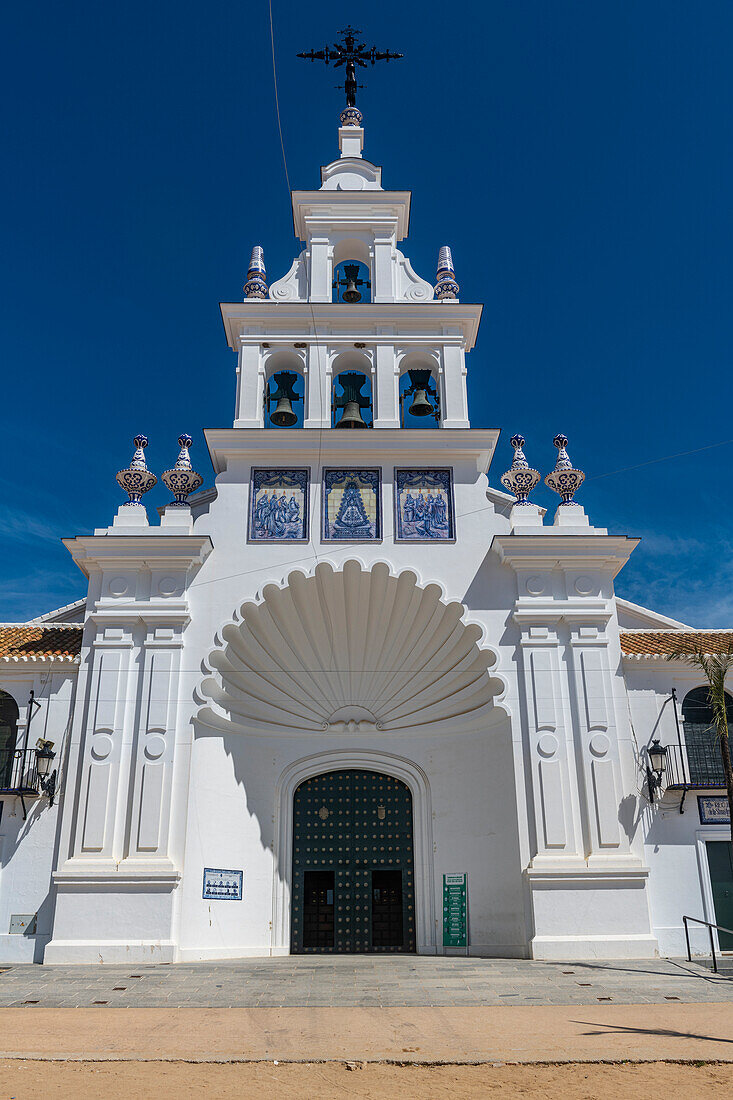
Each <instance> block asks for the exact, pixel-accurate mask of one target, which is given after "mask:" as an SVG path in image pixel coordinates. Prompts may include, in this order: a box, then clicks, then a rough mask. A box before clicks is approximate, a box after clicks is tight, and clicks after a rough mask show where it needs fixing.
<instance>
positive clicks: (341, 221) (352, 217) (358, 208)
mask: <svg viewBox="0 0 733 1100" xmlns="http://www.w3.org/2000/svg"><path fill="white" fill-rule="evenodd" d="M411 194H412V193H411V192H410V191H375V190H372V189H370V188H365V189H364V190H363V191H330V190H322V191H293V192H292V202H293V228H294V229H295V235H296V237H298V239H299V240H301V241H306V240H307V239H308V237H309V236H310V233H309V231H308V228H311V231H312V225H313V223H315V224H316V225H317V224H318V223H320V222H323V223H324V224H326V225H327V226H328V228H329V229H330V230H333V229H352V228H353V229H363V227H364V223H365V221H368V222H369V224H370V225H374V223H375V222H379V221H385V220H389V221H392V222H394V223H395V228H396V234H397V240H398V241H401V240H404V238H405V237H406V236H407V232H408V227H409V224H410V199H411Z"/></svg>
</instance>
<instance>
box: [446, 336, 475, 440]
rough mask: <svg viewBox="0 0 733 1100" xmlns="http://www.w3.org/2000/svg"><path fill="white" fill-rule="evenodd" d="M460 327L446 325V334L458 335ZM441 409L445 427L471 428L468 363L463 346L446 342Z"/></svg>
mask: <svg viewBox="0 0 733 1100" xmlns="http://www.w3.org/2000/svg"><path fill="white" fill-rule="evenodd" d="M459 332H460V329H458V328H456V329H455V330H454V329H453V326H447V325H446V326H444V328H443V333H444V335H445V336H456V335H457V334H458V333H459ZM440 383H441V411H442V414H443V415H442V423H443V427H444V428H469V427H470V424H469V421H468V395H467V393H466V363H465V358H464V351H463V348H462V347H460V346H459V345H458V344H455V343H450V344H446V345H445V346H444V347H443V349H442V355H441V372H440Z"/></svg>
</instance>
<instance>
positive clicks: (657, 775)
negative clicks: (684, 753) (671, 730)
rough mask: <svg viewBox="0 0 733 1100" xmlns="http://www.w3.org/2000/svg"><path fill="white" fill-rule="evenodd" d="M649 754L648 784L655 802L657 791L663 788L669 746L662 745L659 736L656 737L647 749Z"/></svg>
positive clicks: (650, 794) (650, 795)
mask: <svg viewBox="0 0 733 1100" xmlns="http://www.w3.org/2000/svg"><path fill="white" fill-rule="evenodd" d="M647 756H648V758H649V763H648V764H647V769H646V785H647V787H648V788H649V797H650V799H651V801H652V802H653V801H654V796H655V795H656V793H657V791H659V790H661V789H662V785H663V781H664V771H665V768H666V767H667V746H666V745H660V743H659V738H657V737H655V738H654V740H653V741H652V743H651V745H650V746H649V748H648V750H647Z"/></svg>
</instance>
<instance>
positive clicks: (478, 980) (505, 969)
mask: <svg viewBox="0 0 733 1100" xmlns="http://www.w3.org/2000/svg"><path fill="white" fill-rule="evenodd" d="M678 1002H679V1003H694V1002H697V1003H712V1002H733V973H731V971H728V972H727V973H722V974H720V975H718V976H716V975H714V974H712V973H711V972H710V971H709V970H708V969H706V968H705V967H703V966H701V965H700V964H698V963H688V962H687V961H686V960H673V959H654V960H644V961H640V962H627V961H621V962H619V961H614V962H600V961H595V962H584V963H577V962H576V963H547V962H535V961H531V960H514V959H510V960H506V959H473V958H470V959H465V958H445V957H442V956H438V957H427V956H415V955H401V956H399V955H391V956H374V955H372V956H365V955H342V956H320V957H318V958H316V957H313V956H309V957H306V956H289V957H286V958H275V959H246V960H236V961H227V962H221V963H216V964H214V963H178V964H174V965H170V964H168V965H161V964H158V965H143V966H125V967H123V966H30V965H29V966H8V967H5V968H3V967H0V1007H4V1008H7V1007H21V1006H23V1007H30V1006H34V1005H37V1006H39V1007H42V1008H85V1007H87V1008H88V1007H93V1006H102V1005H109V1006H111V1007H116V1008H123V1007H128V1008H160V1007H168V1008H187V1007H190V1008H195V1007H200V1008H305V1007H324V1008H327V1007H334V1008H340V1007H347V1006H348V1007H360V1008H379V1007H383V1008H388V1007H395V1008H400V1007H415V1008H417V1007H464V1008H477V1007H482V1006H492V1005H494V1006H499V1005H503V1006H507V1005H599V1004H600V1005H604V1004H627V1005H633V1004H665V1003H670V1004H674V1003H678Z"/></svg>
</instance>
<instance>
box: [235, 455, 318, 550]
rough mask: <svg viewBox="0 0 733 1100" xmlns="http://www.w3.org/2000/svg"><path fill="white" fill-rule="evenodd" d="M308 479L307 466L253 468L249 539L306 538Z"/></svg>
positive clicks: (301, 540)
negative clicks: (295, 468) (305, 467)
mask: <svg viewBox="0 0 733 1100" xmlns="http://www.w3.org/2000/svg"><path fill="white" fill-rule="evenodd" d="M308 481H309V471H308V470H307V469H297V470H292V469H288V470H272V469H270V470H260V469H253V470H252V488H251V493H250V498H251V501H250V514H249V537H250V540H251V541H252V542H307V541H308Z"/></svg>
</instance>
